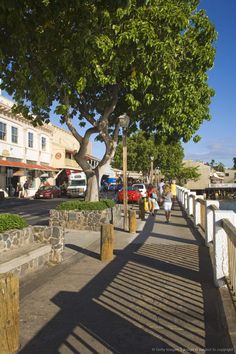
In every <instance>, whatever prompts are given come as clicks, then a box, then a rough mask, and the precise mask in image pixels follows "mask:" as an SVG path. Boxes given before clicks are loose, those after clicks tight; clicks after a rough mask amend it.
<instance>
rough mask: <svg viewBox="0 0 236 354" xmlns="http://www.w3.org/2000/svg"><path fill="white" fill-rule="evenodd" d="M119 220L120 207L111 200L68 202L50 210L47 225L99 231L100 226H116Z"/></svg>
mask: <svg viewBox="0 0 236 354" xmlns="http://www.w3.org/2000/svg"><path fill="white" fill-rule="evenodd" d="M70 208H73V209H70ZM68 209H69V210H68ZM120 220H121V206H120V205H115V203H114V202H113V201H112V200H108V201H101V202H87V203H86V202H80V201H69V202H65V203H62V204H61V205H59V206H58V207H57V209H56V210H54V209H53V210H50V219H49V225H50V226H61V227H64V228H67V229H77V230H93V231H100V228H101V225H102V224H106V223H112V224H114V226H118V225H119V223H120Z"/></svg>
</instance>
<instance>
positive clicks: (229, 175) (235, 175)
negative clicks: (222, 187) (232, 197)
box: [224, 168, 236, 183]
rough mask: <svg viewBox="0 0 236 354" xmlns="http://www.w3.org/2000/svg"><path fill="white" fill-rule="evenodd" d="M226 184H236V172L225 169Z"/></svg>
mask: <svg viewBox="0 0 236 354" xmlns="http://www.w3.org/2000/svg"><path fill="white" fill-rule="evenodd" d="M224 183H236V170H232V169H229V168H228V169H225V176H224Z"/></svg>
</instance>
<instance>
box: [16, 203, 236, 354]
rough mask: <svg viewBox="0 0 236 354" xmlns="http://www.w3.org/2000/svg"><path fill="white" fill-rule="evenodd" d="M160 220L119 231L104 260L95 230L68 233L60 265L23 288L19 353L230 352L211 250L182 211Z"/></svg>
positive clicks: (26, 283) (230, 346) (154, 219)
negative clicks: (110, 253)
mask: <svg viewBox="0 0 236 354" xmlns="http://www.w3.org/2000/svg"><path fill="white" fill-rule="evenodd" d="M164 221H165V220H164V215H163V211H160V212H159V215H157V216H156V217H153V216H149V217H148V219H147V221H146V223H145V225H143V226H144V227H142V225H140V232H138V233H137V234H136V235H130V234H128V233H125V232H123V231H121V230H116V232H115V247H114V249H115V251H114V253H115V256H114V260H113V261H111V262H105V263H102V262H101V261H100V260H99V242H100V235H99V233H97V232H88V231H83V232H77V231H76V232H75V231H70V232H68V233H67V235H66V244H67V247H66V255H65V256H66V257H65V262H64V263H63V264H61V265H60V266H57V267H54V268H53V269H52V270H50V271H48V272H47V273H46V272H44V273H42V274H41V275H40V276H37V277H32V278H31V279H28V280H27V281H26V282H25V284H23V286H22V288H21V304H20V311H21V315H20V317H21V344H22V349H21V350H20V351H19V353H22V354H36V353H40V354H44V353H45V354H46V353H47V354H56V353H61V354H67V353H99V354H100V353H129V354H133V353H135V354H136V353H152V352H159V351H160V352H172V353H173V352H192V353H196V352H204V351H212V352H213V351H214V352H217V351H220V352H221V353H222V352H226V351H231V352H233V351H232V349H231V348H232V343H231V339H230V337H229V335H228V328H227V325H226V322H225V318H224V315H225V312H224V308H223V305H222V301H221V294H220V292H219V290H218V289H216V288H215V287H214V285H213V281H212V273H211V264H210V257H209V254H208V249H207V248H206V247H205V246H203V243H202V240H201V238H200V236H199V235H198V234H197V233H196V232H195V230H194V229H193V228H192V227H191V225H189V224H188V220H186V219H185V218H184V217H183V215H182V212H181V210H179V209H177V210H175V211H174V212H173V217H172V220H171V223H170V224H166V223H165V222H164ZM229 306H230V305H229ZM232 320H234V318H232Z"/></svg>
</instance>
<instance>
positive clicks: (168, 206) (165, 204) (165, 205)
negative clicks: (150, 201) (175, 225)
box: [163, 202, 172, 211]
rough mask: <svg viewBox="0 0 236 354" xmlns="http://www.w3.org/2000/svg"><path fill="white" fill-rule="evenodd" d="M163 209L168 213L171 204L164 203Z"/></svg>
mask: <svg viewBox="0 0 236 354" xmlns="http://www.w3.org/2000/svg"><path fill="white" fill-rule="evenodd" d="M163 208H164V210H165V211H170V210H171V208H172V202H164V205H163Z"/></svg>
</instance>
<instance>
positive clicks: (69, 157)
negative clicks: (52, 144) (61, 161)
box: [66, 151, 74, 160]
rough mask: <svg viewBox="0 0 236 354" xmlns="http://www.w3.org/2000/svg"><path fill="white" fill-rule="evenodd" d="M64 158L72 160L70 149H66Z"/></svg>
mask: <svg viewBox="0 0 236 354" xmlns="http://www.w3.org/2000/svg"><path fill="white" fill-rule="evenodd" d="M66 159H68V160H74V156H73V154H72V153H71V152H70V151H66Z"/></svg>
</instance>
